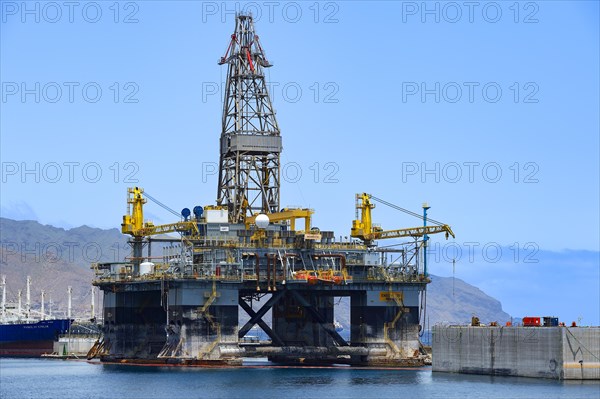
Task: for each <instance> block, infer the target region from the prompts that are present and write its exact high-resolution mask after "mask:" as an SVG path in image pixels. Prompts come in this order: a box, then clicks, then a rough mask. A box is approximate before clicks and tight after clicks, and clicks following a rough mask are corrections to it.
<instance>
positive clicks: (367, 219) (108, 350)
mask: <svg viewBox="0 0 600 399" xmlns="http://www.w3.org/2000/svg"><path fill="white" fill-rule="evenodd" d="M220 64H227V65H228V74H227V84H226V89H225V95H224V97H225V98H224V107H223V119H222V124H223V125H222V133H221V141H220V143H221V145H220V171H219V184H218V191H217V204H216V205H208V206H203V207H202V206H196V207H194V208H193V209H192V210H191V211H190V210H189V209H188V208H185V209H183V211H182V212H181V220H180V221H179V222H175V223H172V224H165V225H154V224H152V223H151V222H148V221H145V220H144V203H145V202H146V200H147V198H148V199H151V200H153V198H152V197H151V196H150V195H148V194H147V193H144V190H143V189H141V188H139V187H135V188H131V189H129V191H128V205H129V210H128V212H127V214H126V215H125V216H124V217H123V223H122V232H123V233H124V234H128V235H130V236H131V237H132V238H131V240H130V243H131V246H132V256H131V257H129V258H127V259H126V260H125V261H124V262H118V263H101V264H94V265H93V266H92V267H93V268H94V269H95V273H96V277H95V280H94V282H93V284H94V285H96V286H98V287H99V288H100V289H101V290H102V291H103V292H104V331H103V337H102V339H100V340H99V341H98V342H97V344H96V345H95V346H94V348H92V350H91V351H90V354H89V356H90V357H95V356H98V357H100V358H101V359H102V360H104V361H121V362H133V363H136V362H140V363H142V362H149V363H171V364H184V365H185V364H207V365H210V364H240V363H241V362H242V358H244V357H252V356H260V357H265V356H266V357H268V358H269V359H270V360H272V361H274V362H281V363H288V364H289V363H292V364H293V363H320V364H333V363H346V364H352V365H367V366H369V365H386V366H406V365H421V364H423V362H424V358H425V356H424V353H423V351H422V346H421V344H420V341H419V331H420V311H421V309H422V307H421V301H422V299H423V295H424V293H425V290H426V286H427V283H428V282H429V281H430V280H429V278H428V276H427V270H426V261H425V259H426V251H425V248H426V245H427V239H428V234H435V233H445V234H446V237H447V236H448V235H452V236H454V234H453V232H452V230H451V229H450V227H449V226H448V225H446V224H443V223H439V222H436V221H432V220H431V219H429V220H428V219H427V209H428V206H426V205H424V206H423V215H422V220H423V226H421V227H415V228H408V229H398V230H388V231H385V230H383V229H382V228H381V227H378V226H376V225H374V224H373V223H372V217H371V210H372V209H373V207H374V203H373V201H379V202H381V203H383V204H386V205H390V206H393V207H395V206H394V205H392V204H389V203H386V202H385V201H383V200H380V199H378V198H376V197H374V196H372V195H369V194H366V193H362V194H358V195H357V197H356V211H357V216H356V220H354V221H353V223H352V230H351V236H352V237H353V238H355V240H350V241H348V240H346V241H342V242H340V241H336V240H335V236H334V233H333V232H332V231H320V230H318V229H315V228H312V227H311V226H312V224H311V218H312V215H313V210H311V209H306V208H280V200H279V198H280V196H279V191H280V182H279V176H280V168H279V165H280V153H281V151H282V139H281V135H280V130H279V126H278V124H277V121H276V118H275V113H274V111H273V107H272V104H271V101H270V98H269V94H268V91H267V85H266V83H265V76H264V72H263V71H264V68H267V67H269V66H271V64H270V63H269V62H268V61H267V58H266V56H265V53H264V50H263V49H262V46H261V45H260V42H259V37H258V35H256V33H255V31H254V25H253V20H252V17H251V16H248V15H238V16H237V18H236V28H235V32H234V34H233V35H232V36H231V42H230V44H229V47H228V49H227V51H226V54H225V56H224V57H222V58H221V61H220ZM396 208H398V207H396ZM399 209H401V208H399ZM401 210H403V209H401ZM417 216H419V217H420V216H421V215H417ZM428 221H429V222H430V223H433V224H432V225H429V226H428V225H427V222H428ZM173 232H177V233H179V234H180V235H181V237H180V238H164V237H162V238H158V237H155V236H156V235H159V234H164V233H173ZM398 237H410V238H412V239H411V241H410V243H409V244H406V245H405V246H404V247H399V248H393V249H381V248H378V247H377V245H376V240H379V239H384V238H398ZM157 246H160V247H161V248H162V250H163V254H162V256H158V257H156V256H153V248H156V247H157ZM392 253H393V254H394V255H395V256H397V258H398V259H397V260H396V261H393V262H392V261H390V260H389V259H388V258H389V256H390V254H392ZM157 258H158V260H157ZM422 265H423V266H422ZM343 296H345V297H350V303H351V306H350V324H351V328H350V339H349V340H346V339H344V338H343V337H342V336H341V335H340V334H339V332H338V331H336V328H335V325H334V298H335V297H343ZM257 300H260V302H259V304H260V308H259V309H256V307H255V306H253V303H255V301H257ZM240 307H241V308H242V309H243V310H244V311H245V312H246V313H247V314H248V316H249V320H248V322H246V323H245V324H244V325H243V326H240V325H239V324H240V323H239V317H238V312H239V308H240ZM269 310H271V311H272V312H271V315H272V316H271V317H272V320H271V323H267V322H266V321H265V320H264V318H265V315H266V314H267V312H268V311H269ZM255 325H258V326H259V327H260V328H262V330H264V332H265V333H266V335H267V336H268V337H269V341H267V342H260V343H258V344H256V343H252V344H248V343H247V341H244V339H243V338H244V337H245V336H246V334H247V333H248V332H249V331H251V329H252V327H253V326H255Z"/></svg>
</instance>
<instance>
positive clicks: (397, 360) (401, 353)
mask: <svg viewBox="0 0 600 399" xmlns="http://www.w3.org/2000/svg"><path fill="white" fill-rule="evenodd" d="M382 292H384V294H383V295H382V294H381V293H382ZM398 292H399V291H394V294H391V295H389V294H385V291H380V290H377V291H357V292H355V293H353V294H352V295H351V299H350V322H351V325H352V326H351V330H350V341H351V345H352V346H362V347H366V348H369V349H385V350H386V354H385V355H379V354H377V355H356V356H352V363H353V364H355V365H365V366H375V365H382V366H420V365H423V361H424V360H423V356H422V354H421V352H420V346H421V345H420V341H419V325H418V317H419V310H418V309H419V308H418V302H417V301H418V291H416V290H415V291H412V290H411V291H404V292H401V294H399V293H398ZM394 295H395V296H396V297H395V298H394ZM374 353H378V352H374Z"/></svg>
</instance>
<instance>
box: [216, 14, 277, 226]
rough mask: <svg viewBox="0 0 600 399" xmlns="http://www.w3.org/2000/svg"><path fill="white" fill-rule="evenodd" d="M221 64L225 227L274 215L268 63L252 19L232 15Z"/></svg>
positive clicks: (221, 172) (274, 158) (273, 140)
mask: <svg viewBox="0 0 600 399" xmlns="http://www.w3.org/2000/svg"><path fill="white" fill-rule="evenodd" d="M223 64H229V66H228V70H227V83H226V88H225V95H224V100H223V128H222V132H221V160H220V168H219V189H218V192H217V203H218V204H219V205H227V207H228V209H229V221H230V222H231V223H241V222H243V221H244V219H245V217H246V216H251V215H253V214H256V213H259V212H265V213H270V212H278V211H279V186H280V185H279V177H280V153H281V150H282V146H281V136H280V132H279V126H278V125H277V120H276V119H275V112H274V111H273V106H272V104H271V99H270V97H269V93H268V91H267V85H266V82H265V75H264V68H268V67H270V66H271V64H270V63H269V61H267V57H266V56H265V52H264V51H263V49H262V47H261V45H260V42H259V38H258V35H257V34H256V33H255V32H254V22H253V20H252V16H249V15H238V16H237V18H236V26H235V32H234V33H233V35H231V42H230V43H229V47H228V48H227V51H226V53H225V56H223V57H222V58H221V61H220V62H219V65H223Z"/></svg>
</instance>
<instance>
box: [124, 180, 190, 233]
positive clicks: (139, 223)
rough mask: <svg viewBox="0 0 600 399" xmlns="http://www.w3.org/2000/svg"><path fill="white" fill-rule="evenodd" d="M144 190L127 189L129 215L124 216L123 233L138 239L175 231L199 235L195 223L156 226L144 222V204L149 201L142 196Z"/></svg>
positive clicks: (138, 188)
mask: <svg viewBox="0 0 600 399" xmlns="http://www.w3.org/2000/svg"><path fill="white" fill-rule="evenodd" d="M143 193H144V189H143V188H140V187H133V188H128V189H127V215H124V216H123V223H121V232H122V233H123V234H129V235H131V236H133V237H136V238H141V237H147V236H151V235H157V234H166V233H173V232H175V231H179V232H188V231H191V232H193V233H195V234H193V235H198V225H197V223H196V222H195V221H182V222H176V223H169V224H160V225H155V224H154V223H152V222H144V204H145V203H146V202H147V199H146V198H144V196H143V195H142V194H143Z"/></svg>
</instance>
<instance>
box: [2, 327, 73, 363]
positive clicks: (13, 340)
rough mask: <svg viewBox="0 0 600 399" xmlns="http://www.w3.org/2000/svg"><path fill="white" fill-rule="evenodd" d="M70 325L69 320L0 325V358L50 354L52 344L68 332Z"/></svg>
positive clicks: (52, 347) (52, 348)
mask: <svg viewBox="0 0 600 399" xmlns="http://www.w3.org/2000/svg"><path fill="white" fill-rule="evenodd" d="M70 325H71V320H69V319H56V320H41V321H38V322H36V323H7V324H0V356H2V357H17V356H18V357H40V356H41V355H43V354H46V353H52V352H53V350H54V343H55V342H57V341H58V338H59V336H60V335H61V334H65V333H67V332H68V331H69V327H70Z"/></svg>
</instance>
